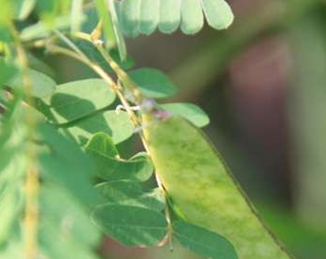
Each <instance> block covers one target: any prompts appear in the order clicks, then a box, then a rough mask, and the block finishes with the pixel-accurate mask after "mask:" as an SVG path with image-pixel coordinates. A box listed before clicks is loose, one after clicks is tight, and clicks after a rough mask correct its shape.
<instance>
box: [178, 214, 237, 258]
mask: <svg viewBox="0 0 326 259" xmlns="http://www.w3.org/2000/svg"><path fill="white" fill-rule="evenodd" d="M172 228H173V234H174V235H175V236H176V238H177V239H178V240H179V241H180V243H181V244H182V245H183V246H184V247H186V248H188V249H189V250H191V251H193V252H195V253H197V254H199V255H203V256H205V257H207V258H212V259H221V258H223V259H238V256H237V253H236V251H235V249H234V247H233V245H232V244H231V243H230V242H229V241H228V240H226V239H225V238H224V237H222V236H220V235H219V234H217V233H214V232H212V231H209V230H207V229H204V228H201V227H198V226H195V225H192V224H189V223H187V222H184V221H181V220H178V221H175V222H173V225H172Z"/></svg>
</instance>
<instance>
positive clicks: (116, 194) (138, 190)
mask: <svg viewBox="0 0 326 259" xmlns="http://www.w3.org/2000/svg"><path fill="white" fill-rule="evenodd" d="M97 189H98V190H99V191H100V192H101V194H102V195H103V196H104V197H105V198H106V199H107V203H106V204H109V203H110V204H120V205H129V206H136V207H144V208H148V209H152V210H157V211H162V210H163V209H164V207H165V200H164V195H163V194H162V192H161V191H160V190H159V189H154V190H152V191H145V190H144V189H143V188H142V187H141V186H140V184H139V183H137V182H135V181H130V180H119V181H112V182H105V183H102V184H99V185H98V186H97Z"/></svg>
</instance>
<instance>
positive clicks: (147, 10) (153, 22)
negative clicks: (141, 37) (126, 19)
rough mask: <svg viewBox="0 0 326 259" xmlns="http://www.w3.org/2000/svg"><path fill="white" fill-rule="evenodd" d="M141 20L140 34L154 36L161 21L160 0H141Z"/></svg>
mask: <svg viewBox="0 0 326 259" xmlns="http://www.w3.org/2000/svg"><path fill="white" fill-rule="evenodd" d="M139 18H140V21H139V32H140V33H142V34H145V35H150V34H152V33H153V32H154V31H155V30H156V28H157V26H158V23H159V19H160V0H141V7H140V15H139Z"/></svg>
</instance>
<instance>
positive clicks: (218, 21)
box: [200, 0, 234, 30]
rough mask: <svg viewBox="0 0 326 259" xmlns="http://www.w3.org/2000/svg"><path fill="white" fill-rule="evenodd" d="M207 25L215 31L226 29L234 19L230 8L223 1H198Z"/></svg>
mask: <svg viewBox="0 0 326 259" xmlns="http://www.w3.org/2000/svg"><path fill="white" fill-rule="evenodd" d="M200 1H201V3H202V7H203V10H204V13H205V16H206V19H207V22H208V24H209V25H210V26H211V27H213V28H214V29H216V30H222V29H226V28H228V27H229V26H230V25H231V24H232V22H233V19H234V15H233V13H232V10H231V7H230V6H229V5H228V3H227V2H226V1H225V0H200Z"/></svg>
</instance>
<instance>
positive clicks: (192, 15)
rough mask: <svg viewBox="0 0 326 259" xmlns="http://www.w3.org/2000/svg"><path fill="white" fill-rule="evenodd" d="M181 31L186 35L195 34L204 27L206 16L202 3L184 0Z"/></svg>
mask: <svg viewBox="0 0 326 259" xmlns="http://www.w3.org/2000/svg"><path fill="white" fill-rule="evenodd" d="M181 21H182V23H181V30H182V32H183V33H185V34H195V33H197V32H199V31H200V30H201V28H202V27H203V26H204V14H203V11H202V7H201V4H200V1H197V0H196V1H193V0H182V4H181Z"/></svg>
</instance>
